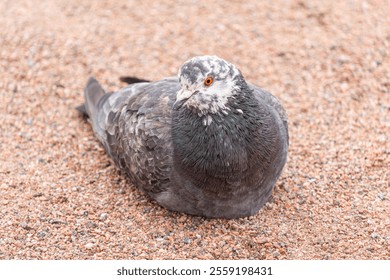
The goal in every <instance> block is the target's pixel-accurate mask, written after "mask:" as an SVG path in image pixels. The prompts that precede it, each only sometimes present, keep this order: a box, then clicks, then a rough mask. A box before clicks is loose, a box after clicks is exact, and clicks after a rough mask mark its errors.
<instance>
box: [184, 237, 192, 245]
mask: <svg viewBox="0 0 390 280" xmlns="http://www.w3.org/2000/svg"><path fill="white" fill-rule="evenodd" d="M183 242H184V243H185V244H190V243H191V239H189V238H188V237H186V238H184V241H183Z"/></svg>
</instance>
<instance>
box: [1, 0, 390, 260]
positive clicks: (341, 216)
mask: <svg viewBox="0 0 390 280" xmlns="http://www.w3.org/2000/svg"><path fill="white" fill-rule="evenodd" d="M175 2H176V1H124V0H115V1H108V0H103V1H76V0H56V1H50V0H39V1H38V0H35V1H27V0H25V1H23V0H3V1H0V13H1V14H0V15H1V16H0V26H1V28H0V98H1V105H0V120H1V122H0V129H1V133H0V156H1V157H0V259H390V203H389V201H390V185H389V184H390V183H389V182H390V178H389V177H390V176H389V169H390V168H389V166H390V154H389V153H390V17H389V12H390V2H389V1H387V0H383V1H380V0H374V1H317V0H315V1H304V0H299V1H293V0H291V1H283V0H274V1H218V0H216V1H177V3H175ZM203 54H215V55H218V56H220V57H222V58H224V59H226V60H228V61H230V62H232V63H234V64H235V65H236V66H237V67H238V68H239V69H241V71H242V73H243V75H244V76H245V78H246V79H247V80H248V81H250V82H253V83H255V84H258V85H259V86H261V87H263V88H265V89H267V90H269V91H270V92H272V93H273V94H275V95H276V96H278V98H279V99H280V100H281V102H282V103H283V105H284V106H285V108H286V110H287V112H288V114H289V125H290V127H289V129H290V137H291V138H290V140H291V141H290V150H289V159H288V162H287V165H286V168H285V170H284V172H283V175H282V177H281V178H280V179H279V180H278V182H277V185H276V187H275V190H274V192H273V198H272V200H271V201H269V202H268V203H267V204H266V206H265V207H264V208H263V209H262V210H261V211H260V212H259V213H258V214H257V215H255V216H253V217H250V218H242V219H236V220H224V219H205V218H201V217H193V216H188V215H185V214H180V213H175V212H171V211H168V210H165V209H163V208H162V207H160V206H159V205H157V204H156V203H155V202H153V201H151V200H150V199H149V198H148V197H147V196H146V195H145V194H143V193H141V192H140V191H139V190H138V189H136V188H135V187H134V186H132V185H131V184H130V183H129V181H128V180H127V179H125V177H124V176H123V175H121V174H120V173H119V171H118V170H117V169H116V168H115V167H114V166H113V165H112V163H111V162H110V161H109V159H108V156H107V155H106V154H105V152H104V150H103V148H102V146H101V145H100V144H99V142H98V140H97V139H96V138H95V137H94V135H93V132H92V130H91V127H90V125H89V124H88V122H86V121H84V120H83V119H82V118H81V117H80V116H79V114H78V112H77V111H76V110H75V109H74V107H75V106H77V105H79V104H80V103H82V101H83V97H82V92H83V88H84V85H85V83H86V81H87V79H88V77H89V76H91V75H94V76H95V77H96V78H97V79H98V80H100V81H101V83H102V84H103V85H104V86H105V87H106V89H108V90H116V89H118V88H120V87H123V86H124V84H123V83H120V82H119V79H118V78H119V77H120V76H123V75H133V76H137V77H140V78H145V79H151V80H158V79H161V78H164V77H166V76H171V75H176V73H177V71H178V68H179V67H180V65H181V64H182V63H183V62H184V61H185V60H187V59H189V58H190V57H192V56H195V55H203Z"/></svg>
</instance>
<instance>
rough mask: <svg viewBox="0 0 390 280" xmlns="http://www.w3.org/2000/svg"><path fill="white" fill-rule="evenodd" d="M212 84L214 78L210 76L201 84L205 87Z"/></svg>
mask: <svg viewBox="0 0 390 280" xmlns="http://www.w3.org/2000/svg"><path fill="white" fill-rule="evenodd" d="M213 82H214V78H213V77H211V76H207V77H206V79H204V82H203V84H204V85H205V86H207V87H209V86H211V85H212V84H213Z"/></svg>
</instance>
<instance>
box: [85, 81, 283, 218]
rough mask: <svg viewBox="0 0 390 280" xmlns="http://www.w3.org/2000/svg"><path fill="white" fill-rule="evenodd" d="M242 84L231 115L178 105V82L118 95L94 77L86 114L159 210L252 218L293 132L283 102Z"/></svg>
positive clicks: (139, 85) (231, 102) (136, 86)
mask: <svg viewBox="0 0 390 280" xmlns="http://www.w3.org/2000/svg"><path fill="white" fill-rule="evenodd" d="M242 79H243V78H242ZM241 82H242V83H244V84H245V85H244V86H242V91H241V92H240V95H239V97H237V96H236V98H228V99H227V100H228V101H227V103H226V106H227V109H226V110H221V111H218V112H216V113H213V114H207V115H201V114H200V113H199V112H198V111H197V110H195V109H191V107H186V106H182V103H180V102H176V101H177V94H178V91H179V90H180V88H181V83H180V81H179V78H177V77H172V78H167V79H164V80H161V81H158V82H151V83H147V82H143V83H135V84H131V85H129V86H127V87H126V88H124V89H121V90H119V91H117V92H115V93H111V94H106V93H105V92H104V91H103V89H102V88H101V86H100V85H99V84H98V82H97V81H96V80H95V79H93V78H91V79H90V80H89V81H88V84H87V86H86V89H85V109H86V113H87V115H88V116H89V118H90V119H91V123H92V126H93V130H94V132H95V133H96V135H97V137H98V138H99V140H100V141H101V143H102V144H103V145H104V147H105V149H106V151H107V153H108V154H109V156H110V157H111V158H112V159H113V161H114V162H115V163H116V164H117V166H118V167H119V168H120V169H121V170H122V171H124V172H125V173H126V174H127V175H128V176H129V178H130V179H131V181H132V183H133V184H134V185H135V186H137V187H138V188H140V189H141V190H143V191H144V192H146V193H147V194H148V195H150V196H151V197H152V198H153V199H155V200H156V201H157V202H158V203H159V204H160V205H162V206H164V207H166V208H168V209H170V210H174V211H179V212H185V213H188V214H192V215H200V216H206V217H225V218H238V217H244V216H250V215H254V214H256V213H257V212H258V210H259V209H260V208H261V206H263V204H264V203H265V202H266V201H267V200H268V199H269V197H270V196H271V193H272V189H273V186H274V185H275V182H276V180H277V178H278V177H279V176H280V174H281V172H282V169H283V166H284V164H285V162H286V158H287V150H288V129H287V117H286V113H285V111H284V109H283V108H282V106H281V105H280V103H279V101H278V100H277V99H276V98H275V97H274V96H273V95H271V94H270V93H268V92H266V91H263V90H261V89H259V88H258V87H256V86H254V85H251V84H247V83H245V81H244V80H242V81H241ZM175 102H176V103H175ZM183 102H184V101H183Z"/></svg>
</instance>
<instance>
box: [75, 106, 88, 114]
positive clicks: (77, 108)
mask: <svg viewBox="0 0 390 280" xmlns="http://www.w3.org/2000/svg"><path fill="white" fill-rule="evenodd" d="M75 109H76V110H77V111H79V113H80V114H82V115H83V117H88V113H87V109H86V108H85V105H84V104H81V105H79V106H77V107H76V108H75Z"/></svg>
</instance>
